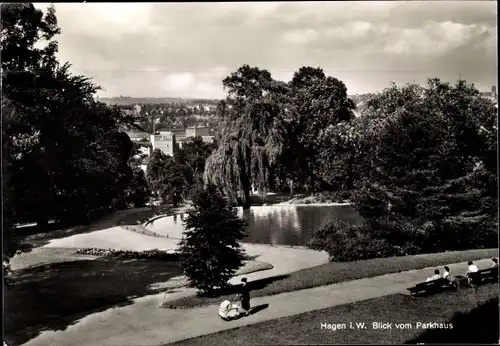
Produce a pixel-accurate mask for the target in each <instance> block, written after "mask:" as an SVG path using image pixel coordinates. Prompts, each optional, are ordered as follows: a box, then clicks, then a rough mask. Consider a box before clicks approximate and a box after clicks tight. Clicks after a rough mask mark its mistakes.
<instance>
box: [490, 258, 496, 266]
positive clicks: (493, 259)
mask: <svg viewBox="0 0 500 346" xmlns="http://www.w3.org/2000/svg"><path fill="white" fill-rule="evenodd" d="M491 261H492V262H493V263H492V264H491V266H490V268H498V260H497V259H496V258H492V259H491Z"/></svg>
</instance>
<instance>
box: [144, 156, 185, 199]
mask: <svg viewBox="0 0 500 346" xmlns="http://www.w3.org/2000/svg"><path fill="white" fill-rule="evenodd" d="M146 176H147V180H148V183H149V186H150V188H151V190H152V191H153V192H154V193H155V194H156V195H157V196H158V197H160V198H161V199H162V200H163V201H164V202H166V201H170V202H172V203H173V205H174V206H177V204H178V203H179V202H181V201H182V200H183V199H185V198H186V197H188V196H189V192H190V189H191V187H192V185H193V183H194V180H193V179H194V177H193V174H192V171H191V168H190V167H188V166H187V165H186V164H183V163H181V162H177V161H176V160H175V159H174V158H173V157H171V156H168V155H165V154H164V153H163V152H161V151H160V150H159V149H156V150H155V151H154V152H153V154H152V155H151V157H150V160H149V162H148V166H147V169H146Z"/></svg>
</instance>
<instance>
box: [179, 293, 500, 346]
mask: <svg viewBox="0 0 500 346" xmlns="http://www.w3.org/2000/svg"><path fill="white" fill-rule="evenodd" d="M479 303H480V305H479V306H478V304H477V301H476V296H475V294H474V291H473V290H471V289H463V290H460V291H458V292H449V293H441V294H438V295H434V296H429V297H425V298H419V299H416V300H414V299H412V298H410V297H409V296H406V295H402V294H396V295H391V296H385V297H382V298H376V299H370V300H365V301H361V302H357V303H352V304H347V305H342V306H337V307H332V308H328V309H323V310H316V311H312V312H308V313H304V314H300V315H295V316H290V317H284V318H280V319H276V320H272V321H266V322H262V323H258V324H253V325H250V326H245V327H240V328H235V329H231V330H228V331H224V332H220V333H215V334H210V335H205V336H201V337H198V338H194V339H188V340H183V341H180V342H177V343H174V344H173V345H257V344H260V345H264V344H266V345H286V344H309V345H313V344H339V345H342V344H402V343H410V344H416V343H451V344H456V343H485V344H487V343H489V344H493V343H495V344H496V343H497V342H498V340H499V308H498V285H495V284H490V285H486V286H483V287H481V288H480V290H479ZM351 322H352V323H353V325H352V326H353V328H352V329H351V324H350V323H351ZM373 322H388V323H392V329H374V327H373ZM418 322H420V323H434V322H435V323H436V324H440V323H441V324H442V325H440V326H439V327H440V328H436V326H437V325H434V329H429V328H427V329H425V328H423V326H422V325H420V326H419V327H417V323H418ZM356 323H365V328H362V326H361V325H359V326H358V328H357V327H356ZM399 323H403V324H409V326H405V328H404V329H398V328H396V324H399ZM322 324H331V325H334V324H335V325H340V327H342V325H343V324H345V327H346V328H345V329H341V328H337V330H333V329H331V328H330V329H326V328H322V327H321V325H322ZM410 326H411V328H410ZM451 326H452V327H453V328H452V329H449V328H450V327H451ZM446 327H448V329H446Z"/></svg>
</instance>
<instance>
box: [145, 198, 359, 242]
mask: <svg viewBox="0 0 500 346" xmlns="http://www.w3.org/2000/svg"><path fill="white" fill-rule="evenodd" d="M237 215H238V216H239V217H242V218H243V219H244V220H246V221H247V224H248V230H247V237H246V238H245V239H244V240H243V242H245V243H259V244H276V245H291V246H304V245H306V244H307V243H308V241H309V240H310V239H311V236H312V235H313V233H314V231H315V230H316V229H317V228H318V227H319V226H320V225H321V224H322V223H323V222H324V221H326V220H335V219H338V220H341V221H345V222H347V223H350V224H358V223H359V222H360V220H361V219H360V217H359V215H358V214H357V213H356V212H355V211H354V210H353V208H352V207H351V206H350V205H293V204H292V205H273V206H254V207H251V208H250V209H246V210H243V209H242V208H237ZM185 217H186V214H182V215H181V214H179V215H174V216H166V217H163V218H161V219H157V220H155V221H154V222H152V223H150V224H149V225H148V226H147V228H148V229H149V230H151V231H153V232H156V233H160V234H164V235H168V236H169V237H171V238H179V239H180V238H182V232H183V231H184V227H183V220H184V219H185Z"/></svg>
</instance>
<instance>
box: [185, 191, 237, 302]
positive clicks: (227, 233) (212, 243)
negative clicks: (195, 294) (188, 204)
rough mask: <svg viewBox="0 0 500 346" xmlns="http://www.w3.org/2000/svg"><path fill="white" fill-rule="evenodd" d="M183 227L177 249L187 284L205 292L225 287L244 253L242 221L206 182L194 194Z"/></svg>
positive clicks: (208, 292)
mask: <svg viewBox="0 0 500 346" xmlns="http://www.w3.org/2000/svg"><path fill="white" fill-rule="evenodd" d="M184 227H185V229H186V231H185V232H184V234H185V237H184V239H183V240H182V241H181V243H180V245H179V252H180V253H181V255H182V256H181V258H183V262H182V267H183V270H184V273H185V275H186V276H187V277H188V279H189V282H190V284H191V285H192V286H194V287H196V288H198V290H199V292H200V293H205V294H210V293H213V292H214V291H215V290H217V289H222V288H225V287H227V285H228V281H229V279H230V278H231V277H232V276H233V275H234V274H235V273H236V271H237V270H238V269H239V268H240V267H241V266H242V264H243V262H242V261H243V259H244V252H243V250H242V249H241V245H240V244H239V241H241V240H242V239H243V238H244V236H245V231H246V224H245V222H244V221H243V220H242V219H240V218H239V217H238V216H236V213H235V211H234V209H233V208H232V207H231V206H230V205H229V204H228V203H227V201H226V200H225V199H224V198H223V197H222V196H221V195H219V194H218V193H217V191H216V188H215V187H214V186H212V185H209V186H207V187H206V189H205V190H203V189H200V190H199V191H198V192H197V193H196V194H195V197H194V198H193V209H192V210H190V211H189V212H188V216H187V218H186V219H185V220H184Z"/></svg>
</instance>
